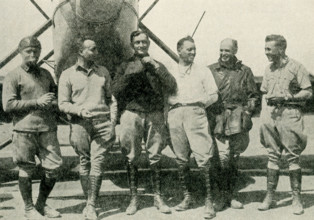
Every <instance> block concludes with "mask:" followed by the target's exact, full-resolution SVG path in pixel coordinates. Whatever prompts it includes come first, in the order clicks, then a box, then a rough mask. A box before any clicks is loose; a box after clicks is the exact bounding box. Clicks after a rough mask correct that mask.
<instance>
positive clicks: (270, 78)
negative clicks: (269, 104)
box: [261, 57, 311, 98]
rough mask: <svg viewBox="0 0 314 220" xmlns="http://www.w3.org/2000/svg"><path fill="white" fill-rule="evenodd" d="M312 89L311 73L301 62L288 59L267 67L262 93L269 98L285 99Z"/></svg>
mask: <svg viewBox="0 0 314 220" xmlns="http://www.w3.org/2000/svg"><path fill="white" fill-rule="evenodd" d="M310 87H311V82H310V78H309V72H308V71H307V70H306V69H305V67H304V66H303V65H302V64H300V63H299V62H297V61H295V60H293V59H289V58H288V57H286V58H285V59H284V60H283V62H282V64H281V65H280V66H278V67H275V66H274V65H273V64H270V65H269V66H267V68H266V70H265V74H264V77H263V82H262V85H261V91H262V92H263V93H265V94H266V97H267V98H271V97H285V96H287V95H288V94H292V95H293V94H296V93H297V92H298V91H300V90H301V89H307V88H310Z"/></svg>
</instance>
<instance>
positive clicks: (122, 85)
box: [112, 31, 176, 215]
mask: <svg viewBox="0 0 314 220" xmlns="http://www.w3.org/2000/svg"><path fill="white" fill-rule="evenodd" d="M130 38H131V45H132V47H133V49H134V56H133V57H131V58H130V59H129V60H128V61H127V62H124V63H122V64H121V65H120V66H119V68H118V69H117V72H116V76H115V79H114V81H113V86H112V90H113V95H114V96H115V97H116V98H117V101H118V106H119V109H120V111H121V112H122V116H121V119H120V124H121V131H120V132H121V133H120V143H121V146H122V152H123V153H124V154H125V156H126V158H127V171H128V176H129V182H130V191H131V202H130V205H129V207H128V208H127V210H126V213H127V214H128V215H133V214H135V212H136V211H137V209H138V197H137V179H138V173H137V166H136V162H137V159H138V158H139V156H140V154H141V151H142V147H141V144H142V139H143V138H144V140H145V142H146V145H145V147H146V151H147V152H148V156H149V161H150V165H151V169H152V173H153V175H152V182H153V185H154V193H155V196H154V205H155V206H156V207H157V209H159V210H160V212H162V213H170V212H171V211H170V209H169V207H168V206H167V205H166V204H165V203H164V202H163V200H162V197H161V184H160V158H161V151H162V149H163V147H164V146H165V138H164V137H165V119H164V102H165V98H166V97H167V95H168V94H171V93H174V91H175V89H176V81H175V79H174V78H173V76H172V75H171V74H170V73H169V72H168V70H167V69H166V67H165V66H164V65H163V64H161V63H160V62H158V61H155V60H154V59H152V58H151V57H150V56H149V54H148V48H149V44H150V41H149V39H148V36H147V34H146V33H144V32H141V31H135V32H133V33H132V34H131V37H130Z"/></svg>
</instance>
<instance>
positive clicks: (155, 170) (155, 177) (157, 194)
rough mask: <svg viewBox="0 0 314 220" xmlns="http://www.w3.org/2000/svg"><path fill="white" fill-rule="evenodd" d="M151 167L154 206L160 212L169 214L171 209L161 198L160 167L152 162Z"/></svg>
mask: <svg viewBox="0 0 314 220" xmlns="http://www.w3.org/2000/svg"><path fill="white" fill-rule="evenodd" d="M151 168H152V175H151V180H152V185H153V188H154V206H155V207H156V208H157V209H158V210H159V211H160V212H161V213H165V214H170V213H171V210H170V208H169V207H168V206H167V205H166V203H165V202H164V200H163V198H162V193H161V177H160V167H159V165H158V164H154V165H152V166H151Z"/></svg>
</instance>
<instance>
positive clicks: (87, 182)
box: [80, 175, 89, 201]
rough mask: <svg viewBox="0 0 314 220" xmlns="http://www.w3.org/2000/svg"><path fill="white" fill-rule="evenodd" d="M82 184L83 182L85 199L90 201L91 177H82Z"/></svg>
mask: <svg viewBox="0 0 314 220" xmlns="http://www.w3.org/2000/svg"><path fill="white" fill-rule="evenodd" d="M80 182H81V186H82V190H83V194H84V197H85V199H86V201H87V199H88V186H89V175H80Z"/></svg>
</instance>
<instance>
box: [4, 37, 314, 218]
mask: <svg viewBox="0 0 314 220" xmlns="http://www.w3.org/2000/svg"><path fill="white" fill-rule="evenodd" d="M130 41H131V45H132V48H133V49H134V55H133V56H132V57H131V58H129V59H128V60H126V61H124V62H122V63H121V65H119V66H118V67H117V70H116V72H115V74H114V78H113V79H111V77H110V73H109V71H108V70H107V69H106V68H105V67H103V66H100V65H97V64H96V63H95V62H94V60H95V58H96V57H97V55H98V50H97V45H96V43H95V41H93V40H92V39H81V40H80V41H79V42H78V56H77V57H78V58H77V63H76V64H75V65H74V66H72V67H70V68H69V69H67V70H65V71H64V72H63V73H62V75H61V77H60V79H59V82H58V97H57V87H56V84H55V83H54V80H53V78H52V77H51V75H50V73H49V72H48V71H47V70H45V69H43V68H40V67H39V66H38V65H37V61H38V59H39V56H40V52H41V45H40V42H39V41H38V40H37V39H36V38H34V37H26V38H23V39H22V40H21V42H20V44H19V52H20V54H21V56H22V58H23V63H22V65H21V66H19V67H17V68H16V69H15V70H13V71H11V72H10V73H9V74H8V75H7V76H6V78H5V80H4V83H3V108H4V110H5V111H6V112H10V113H12V115H13V124H14V128H13V151H14V153H13V159H14V161H15V162H16V163H17V165H18V167H19V180H18V181H19V188H20V193H21V195H22V198H23V201H24V204H25V217H26V218H27V219H44V216H45V217H50V218H54V217H60V213H59V212H58V211H56V210H55V209H53V208H51V207H50V206H48V205H47V204H46V200H47V198H48V196H49V194H50V192H51V190H52V189H53V186H54V184H55V182H56V179H57V176H58V170H59V168H60V166H61V165H62V156H61V152H60V148H59V144H58V140H57V133H56V131H57V122H56V117H57V115H58V111H61V112H64V113H66V115H67V117H68V121H69V122H70V137H69V139H70V143H71V145H72V146H73V148H74V149H75V151H76V153H77V154H78V155H79V161H80V171H79V174H80V182H81V186H82V189H83V192H84V195H85V198H86V200H87V202H86V207H85V208H84V210H83V216H84V218H85V219H97V218H98V214H97V212H96V209H95V206H96V201H97V198H98V194H99V190H100V187H101V183H102V174H103V170H104V160H105V157H106V154H107V153H108V152H109V151H110V149H111V147H112V146H113V144H114V141H115V126H116V124H117V122H118V121H120V133H119V143H120V145H121V149H122V153H123V155H124V156H125V165H126V169H127V176H128V181H129V185H130V193H131V200H130V204H129V206H128V207H127V209H126V214H128V215H133V214H135V213H136V212H137V210H138V209H139V198H138V196H137V187H138V175H139V174H138V169H137V162H138V159H139V156H140V154H141V152H142V140H143V139H144V141H145V150H146V152H147V154H148V158H149V163H150V168H151V170H152V172H151V173H152V177H151V179H152V184H153V189H154V206H155V207H156V208H157V209H158V210H159V211H160V212H162V213H171V209H170V208H169V207H168V206H167V204H166V203H165V201H164V199H163V194H162V189H163V187H162V186H163V185H162V178H161V175H160V172H161V164H160V163H161V162H160V159H161V151H162V150H163V149H164V147H165V146H166V144H169V145H170V147H171V149H172V150H173V152H174V154H175V155H176V162H177V164H178V171H179V172H178V173H179V185H180V186H181V189H182V191H183V200H182V202H181V203H179V204H178V205H177V206H175V207H174V209H175V210H176V211H184V210H187V209H189V208H191V207H192V203H193V199H192V192H191V191H192V190H191V183H190V182H191V181H192V180H191V177H190V170H189V160H190V156H191V154H193V156H194V158H195V160H196V163H197V165H198V167H199V168H200V174H201V175H202V176H203V178H204V183H205V186H206V195H205V210H204V218H205V219H211V218H214V217H215V216H216V211H220V210H223V209H224V208H226V207H231V208H235V209H241V208H243V204H242V203H241V202H240V201H239V200H238V198H237V190H236V183H237V179H238V168H237V165H238V159H239V155H240V154H241V153H242V152H244V151H245V149H246V148H247V147H248V145H249V131H250V129H251V128H252V121H251V115H252V113H253V112H254V110H255V108H256V103H257V101H258V100H259V98H260V97H259V92H258V90H257V86H256V84H255V82H254V76H253V73H252V71H251V69H250V68H249V67H247V66H246V65H244V64H242V62H241V61H240V60H238V59H237V57H236V53H237V50H238V45H237V41H236V40H234V39H229V38H227V39H224V40H223V41H222V42H221V44H220V57H219V60H218V62H217V63H214V64H212V65H209V66H208V67H206V66H200V65H198V64H196V63H195V62H194V58H195V56H196V46H195V42H194V40H193V38H192V37H189V36H188V37H184V38H182V39H180V40H179V41H178V43H177V51H178V55H179V63H178V65H176V66H175V67H173V68H169V70H168V69H167V68H166V67H165V66H164V65H163V64H162V63H160V62H158V61H156V60H154V59H153V58H152V57H151V56H150V55H149V53H148V50H149V46H150V41H149V38H148V35H147V34H146V33H145V32H142V31H134V32H133V33H132V34H131V36H130ZM265 41H266V46H265V54H266V56H267V58H268V59H269V61H270V62H271V64H270V65H269V66H268V67H267V68H266V71H265V75H264V78H263V82H262V86H261V92H262V93H263V98H262V100H263V101H262V112H261V118H262V125H261V128H260V135H261V143H262V144H263V145H264V146H265V148H266V149H267V150H268V155H269V156H268V158H269V159H268V166H267V170H268V172H267V195H266V197H265V199H264V201H263V203H262V204H261V205H260V207H259V210H268V209H270V208H272V207H274V206H275V200H274V192H275V189H276V186H277V183H278V177H279V166H278V160H279V158H280V157H281V154H282V152H283V150H284V151H285V152H286V155H287V159H288V162H289V172H290V180H291V188H292V192H293V194H292V195H293V212H294V214H302V213H303V206H302V201H301V198H300V191H301V177H302V175H301V168H300V166H299V156H300V154H301V152H302V151H303V150H304V148H305V146H306V136H305V134H304V131H303V130H304V128H303V118H302V113H301V111H300V108H301V107H302V106H303V105H304V103H305V101H306V100H307V99H309V98H310V97H311V95H312V88H311V83H310V80H309V74H308V72H307V71H306V70H305V68H304V67H303V66H302V65H301V64H299V63H298V62H296V61H294V60H293V59H290V58H288V57H287V56H286V54H285V49H286V46H287V43H286V40H285V38H284V37H282V36H281V35H269V36H267V37H266V40H265ZM168 136H169V137H168ZM167 140H170V143H168V142H167ZM217 149H218V151H219V152H217ZM218 153H219V155H218V156H219V157H217V154H218ZM35 156H37V157H38V158H39V160H40V162H41V166H42V168H43V170H44V171H45V172H44V175H43V177H42V180H41V183H40V188H39V195H38V199H37V202H36V204H35V205H34V204H33V200H32V173H33V171H34V168H35V167H36V161H35ZM217 158H218V160H219V161H218V165H219V166H217ZM215 187H216V188H218V191H219V195H215V194H214V193H213V191H214V189H215Z"/></svg>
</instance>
